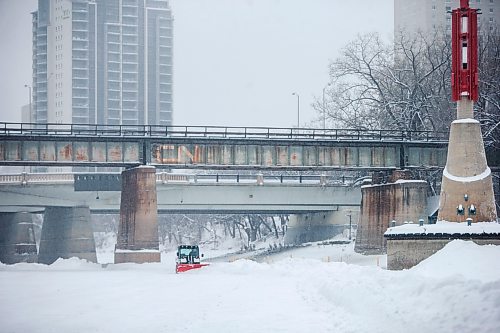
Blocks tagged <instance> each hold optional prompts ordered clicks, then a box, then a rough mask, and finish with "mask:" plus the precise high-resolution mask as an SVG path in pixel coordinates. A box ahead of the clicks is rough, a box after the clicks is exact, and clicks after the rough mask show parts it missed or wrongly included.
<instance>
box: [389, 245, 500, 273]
mask: <svg viewBox="0 0 500 333" xmlns="http://www.w3.org/2000/svg"><path fill="white" fill-rule="evenodd" d="M452 240H453V239H388V240H387V269H389V270H402V269H409V268H411V267H413V266H415V265H417V264H418V263H420V262H421V261H423V260H425V259H427V258H429V257H430V256H431V255H433V254H434V253H436V252H437V251H439V250H441V249H442V248H443V247H444V246H445V245H446V244H448V243H449V242H451V241H452ZM469 240H471V241H473V242H474V243H476V244H479V245H486V244H494V245H500V239H469Z"/></svg>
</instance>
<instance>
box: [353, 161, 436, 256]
mask: <svg viewBox="0 0 500 333" xmlns="http://www.w3.org/2000/svg"><path fill="white" fill-rule="evenodd" d="M410 176H411V175H410V173H409V172H408V171H405V170H396V171H394V173H393V174H392V175H391V176H390V177H389V179H388V182H387V183H381V181H383V179H380V178H379V177H377V175H376V174H375V175H374V176H373V183H372V184H371V185H364V186H362V187H361V197H362V199H361V214H360V218H359V224H358V230H357V236H356V245H355V247H354V250H355V251H356V252H358V253H365V254H383V253H385V252H386V251H387V245H386V240H385V239H384V233H385V232H386V230H387V228H388V227H389V226H390V225H389V224H390V222H391V221H396V225H402V224H404V223H405V222H413V223H415V224H418V223H419V222H418V221H419V219H424V220H426V219H427V213H426V207H427V189H428V187H429V185H428V184H427V182H426V181H424V180H411V179H410Z"/></svg>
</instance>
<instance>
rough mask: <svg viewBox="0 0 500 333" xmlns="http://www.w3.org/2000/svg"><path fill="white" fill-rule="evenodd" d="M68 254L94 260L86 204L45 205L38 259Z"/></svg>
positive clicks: (44, 260) (43, 260)
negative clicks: (68, 205)
mask: <svg viewBox="0 0 500 333" xmlns="http://www.w3.org/2000/svg"><path fill="white" fill-rule="evenodd" d="M71 257H77V258H81V259H86V260H88V261H91V262H97V257H96V251H95V241H94V233H93V231H92V225H91V223H90V209H89V207H87V206H80V207H46V208H45V214H44V216H43V225H42V236H41V240H40V251H39V254H38V262H39V263H42V264H48V265H50V264H52V263H53V262H54V261H56V260H57V259H58V258H65V259H67V258H71Z"/></svg>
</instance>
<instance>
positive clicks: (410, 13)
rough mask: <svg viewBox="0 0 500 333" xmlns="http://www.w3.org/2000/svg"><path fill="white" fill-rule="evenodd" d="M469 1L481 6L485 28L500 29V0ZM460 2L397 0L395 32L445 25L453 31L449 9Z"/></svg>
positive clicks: (432, 28) (479, 21)
mask: <svg viewBox="0 0 500 333" xmlns="http://www.w3.org/2000/svg"><path fill="white" fill-rule="evenodd" d="M469 5H470V6H471V7H472V8H479V9H481V13H482V14H481V15H478V24H479V27H480V30H481V31H482V32H487V31H493V30H495V29H497V30H498V28H499V25H500V0H470V1H469ZM459 6H460V1H459V0H394V35H395V36H396V35H398V34H399V33H401V32H405V33H415V32H419V31H420V32H423V33H428V32H430V31H433V30H435V29H443V28H444V29H446V31H450V32H451V15H450V14H449V13H448V12H449V11H451V10H453V9H455V8H458V7H459Z"/></svg>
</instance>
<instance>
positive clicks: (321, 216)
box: [284, 208, 358, 244]
mask: <svg viewBox="0 0 500 333" xmlns="http://www.w3.org/2000/svg"><path fill="white" fill-rule="evenodd" d="M349 214H350V215H351V225H350V224H349V216H348V215H349ZM357 216H358V212H357V211H351V210H347V209H344V208H343V209H341V210H337V211H331V212H320V213H309V214H296V215H292V216H290V220H289V221H288V226H287V229H286V234H285V239H284V242H285V244H302V243H307V242H318V241H322V240H326V239H330V238H332V237H335V236H337V235H340V234H342V233H343V232H344V231H346V230H347V232H348V231H349V227H351V228H352V229H351V232H352V230H353V229H354V226H353V224H355V223H356V222H354V221H357Z"/></svg>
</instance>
